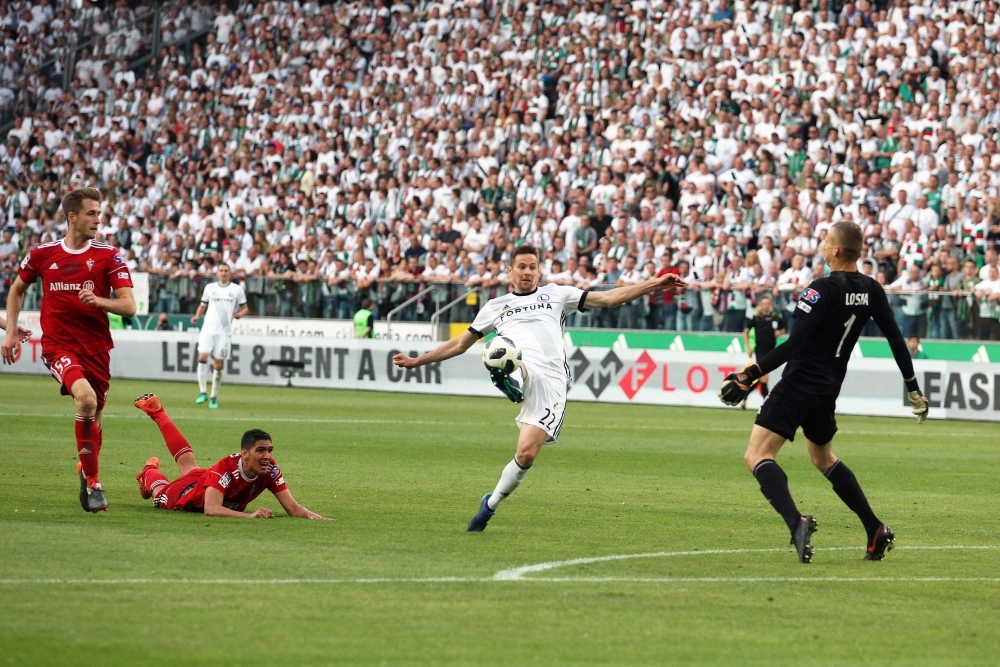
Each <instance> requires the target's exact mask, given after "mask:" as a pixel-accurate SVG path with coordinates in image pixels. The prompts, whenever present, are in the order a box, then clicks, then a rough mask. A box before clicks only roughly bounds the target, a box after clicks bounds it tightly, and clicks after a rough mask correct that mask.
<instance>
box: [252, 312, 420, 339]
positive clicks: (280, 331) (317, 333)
mask: <svg viewBox="0 0 1000 667" xmlns="http://www.w3.org/2000/svg"><path fill="white" fill-rule="evenodd" d="M432 332H433V327H431V325H430V323H429V322H393V323H392V327H391V329H390V327H389V326H388V325H387V324H386V323H385V321H381V320H376V321H375V338H378V339H386V340H426V341H429V340H434V336H433V333H432ZM233 335H234V336H268V337H279V338H354V322H352V321H351V320H307V319H293V318H282V317H244V318H243V319H240V320H236V321H234V322H233Z"/></svg>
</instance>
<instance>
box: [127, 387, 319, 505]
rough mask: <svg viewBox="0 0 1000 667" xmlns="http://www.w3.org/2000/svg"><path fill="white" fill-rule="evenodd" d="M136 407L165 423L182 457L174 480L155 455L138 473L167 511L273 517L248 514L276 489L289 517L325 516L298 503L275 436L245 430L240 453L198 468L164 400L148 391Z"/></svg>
mask: <svg viewBox="0 0 1000 667" xmlns="http://www.w3.org/2000/svg"><path fill="white" fill-rule="evenodd" d="M135 407H137V408H139V409H140V410H142V411H143V412H145V413H146V414H147V415H149V416H150V417H152V418H153V421H154V422H156V425H157V426H159V427H160V433H161V434H163V440H164V442H166V444H167V449H168V450H170V454H171V455H172V456H173V457H174V460H175V461H176V462H177V467H178V468H179V469H180V472H181V476H180V477H178V478H177V479H175V480H174V481H172V482H171V481H170V480H169V479H167V476H166V475H164V474H163V473H162V472H160V460H159V459H158V458H156V457H155V456H152V457H150V458H149V460H148V461H146V465H145V467H144V468H143V469H142V470H141V471H140V472H139V474H138V475H136V478H135V479H136V481H137V482H139V495H141V496H142V497H143V498H144V499H148V498H152V499H153V506H154V507H158V508H159V509H164V510H178V511H183V512H204V513H205V515H206V516H229V517H237V518H241V519H271V518H273V517H274V512H272V511H271V510H269V509H267V508H266V507H261V508H260V509H258V510H257V511H256V512H253V513H251V514H248V513H247V512H245V511H244V510H245V509H246V508H247V505H249V504H250V503H252V502H253V501H254V499H255V498H256V497H257V496H259V495H260V494H262V493H263V492H264V490H265V489H266V490H268V491H270V492H271V493H273V494H274V497H275V498H277V499H278V502H279V503H281V506H282V507H284V508H285V511H286V512H288V515H289V516H293V517H297V518H300V519H326V517H323V516H320V515H319V514H316V513H315V512H310V511H309V510H307V509H306V508H305V507H303V506H302V505H299V504H298V503H297V502H295V498H293V497H292V492H291V491H289V490H288V486H287V485H286V484H285V478H284V477H283V476H282V475H281V470H280V469H279V468H278V464H277V463H276V462H275V460H274V459H273V458H271V452H273V451H274V445H273V444H272V443H271V436H270V435H268V434H267V433H265V432H264V431H261V430H260V429H252V430H250V431H247V432H246V433H244V434H243V440H242V442H240V453H239V454H231V455H229V456H226V457H224V458H222V459H220V460H219V462H218V463H216V464H215V465H214V466H212V467H211V468H208V469H207V470H206V469H205V468H199V467H198V463H197V462H196V461H195V458H194V452H193V451H192V450H191V445H189V444H188V441H187V440H186V439H185V438H184V436H183V435H182V434H181V432H180V431H179V430H178V429H177V427H176V426H174V423H173V422H172V421H171V420H170V417H169V416H167V413H166V412H164V410H163V406H161V405H160V399H158V398H157V397H156V396H154V395H153V394H145V395H143V396H140V397H139V398H137V399H135Z"/></svg>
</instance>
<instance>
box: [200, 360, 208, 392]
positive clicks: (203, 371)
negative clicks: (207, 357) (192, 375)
mask: <svg viewBox="0 0 1000 667" xmlns="http://www.w3.org/2000/svg"><path fill="white" fill-rule="evenodd" d="M198 389H200V390H201V393H203V394H204V393H205V392H206V391H208V362H207V361H199V362H198Z"/></svg>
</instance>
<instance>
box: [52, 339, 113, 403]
mask: <svg viewBox="0 0 1000 667" xmlns="http://www.w3.org/2000/svg"><path fill="white" fill-rule="evenodd" d="M42 361H43V362H45V366H46V367H47V368H48V369H49V372H50V373H52V377H54V378H55V379H56V382H58V383H59V384H61V385H62V391H61V392H60V393H62V395H63V396H72V395H73V392H72V389H73V383H74V382H76V381H77V380H86V381H87V382H89V383H90V387H91V388H92V389H93V390H94V393H95V394H97V411H98V412H100V411H101V410H103V409H104V403H105V402H106V401H107V400H108V390H109V389H110V388H111V352H109V351H104V352H96V353H94V354H88V355H86V356H84V355H80V354H77V353H75V352H65V351H61V350H42Z"/></svg>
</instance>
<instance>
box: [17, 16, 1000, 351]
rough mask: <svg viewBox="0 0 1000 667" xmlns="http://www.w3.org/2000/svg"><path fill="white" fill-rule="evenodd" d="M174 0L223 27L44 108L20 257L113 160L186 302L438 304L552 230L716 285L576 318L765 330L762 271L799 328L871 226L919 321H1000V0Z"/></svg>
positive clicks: (129, 205)
mask: <svg viewBox="0 0 1000 667" xmlns="http://www.w3.org/2000/svg"><path fill="white" fill-rule="evenodd" d="M8 4H13V3H8ZM30 4H31V5H32V6H34V5H36V4H42V5H43V6H44V0H38V1H36V2H33V3H30ZM86 4H87V2H86V0H85V1H84V5H85V6H86ZM0 6H2V3H0ZM123 6H124V5H123V4H119V5H116V7H123ZM175 11H176V17H177V20H176V22H174V23H171V24H169V26H167V25H165V26H164V29H165V30H168V31H171V34H172V35H173V34H174V31H181V32H182V33H184V34H186V32H187V31H189V30H192V29H194V30H197V29H198V25H199V24H201V25H211V27H212V30H211V32H210V33H209V34H208V36H207V38H206V39H205V40H203V41H202V42H200V43H197V44H195V46H194V48H193V49H191V50H190V51H187V50H184V49H178V48H176V47H168V48H166V49H165V51H164V53H163V57H162V58H160V59H158V60H157V61H156V62H154V63H153V64H152V65H151V66H150V68H149V69H148V70H147V71H145V72H144V73H143V74H142V75H141V76H140V75H139V74H138V73H137V72H133V71H129V69H128V62H127V57H123V56H122V54H119V53H117V52H111V53H109V52H108V50H107V49H108V48H109V46H110V42H111V41H114V40H108V41H106V43H105V46H104V49H103V51H101V53H99V54H98V55H95V54H94V53H93V52H85V53H82V54H81V57H80V58H79V60H78V63H77V70H76V72H75V77H74V80H75V81H76V85H74V86H73V87H72V89H71V90H69V91H66V92H62V91H59V93H58V94H46V95H43V96H40V98H39V100H38V104H37V107H36V108H37V111H36V112H35V113H34V114H33V115H32V116H31V117H30V118H19V119H18V120H17V123H16V126H15V127H14V129H12V130H11V131H10V133H9V135H8V137H7V146H6V149H5V150H4V151H3V152H2V155H0V176H2V177H3V179H4V186H5V193H4V198H3V201H2V214H0V215H2V216H3V217H2V220H0V227H3V228H4V229H5V230H6V231H5V232H4V236H3V239H2V240H0V262H6V263H7V266H10V265H11V264H12V263H13V262H15V261H16V259H17V257H18V256H23V255H24V254H25V253H26V252H27V251H28V250H30V248H31V247H33V246H34V245H36V244H38V243H42V242H46V241H51V240H54V239H58V238H59V236H60V235H61V233H62V230H63V229H64V221H63V219H62V217H61V212H60V211H59V210H58V204H59V197H60V196H61V194H62V193H64V192H66V191H67V190H69V189H72V188H75V187H79V186H83V185H92V186H96V187H100V188H103V189H105V190H106V191H107V193H108V201H107V207H106V211H105V214H104V216H103V229H102V234H103V237H104V239H105V240H106V241H107V242H109V243H112V244H113V245H116V246H119V247H121V248H122V250H123V251H124V252H125V253H126V255H127V258H128V262H129V264H130V266H131V267H132V268H133V269H134V270H137V271H145V272H148V273H149V274H151V276H152V277H153V280H152V283H153V285H154V301H153V304H154V306H158V307H159V308H160V309H161V310H164V311H166V312H187V311H192V310H193V309H194V306H195V304H196V301H197V298H198V294H199V288H200V285H201V284H202V283H203V282H204V281H205V280H210V279H211V275H212V273H213V271H214V267H215V266H217V265H218V264H219V263H220V262H226V263H228V264H230V265H231V266H232V268H233V269H234V271H235V275H236V278H237V280H240V281H241V282H243V283H244V284H245V285H246V288H247V292H248V294H249V296H250V300H251V306H252V308H253V310H254V312H255V313H257V314H268V315H281V316H289V315H296V316H312V317H341V318H343V317H347V316H349V315H350V313H351V312H353V310H354V309H355V306H356V304H357V303H359V302H360V301H361V299H363V298H371V299H372V300H373V302H374V303H375V304H376V311H377V312H378V314H379V316H380V317H385V315H386V313H387V312H388V311H389V310H390V309H392V308H395V307H397V306H399V305H402V304H404V303H405V302H406V301H407V299H409V298H410V297H411V296H415V295H417V294H418V293H419V292H420V291H421V290H423V289H424V288H426V287H431V288H432V289H429V290H427V292H426V293H425V294H424V295H423V296H422V297H420V298H418V299H416V300H415V301H414V303H413V304H412V305H411V306H409V307H408V308H406V309H404V310H403V312H402V313H401V316H402V318H403V319H426V318H427V317H429V316H430V314H431V313H432V312H434V310H436V309H437V308H438V307H440V306H441V305H442V304H443V303H446V302H448V301H450V300H452V299H454V298H459V299H461V297H462V295H463V294H465V293H466V291H467V290H469V289H472V288H475V291H473V292H472V293H470V294H468V295H467V296H466V298H465V300H464V301H462V303H461V306H460V310H459V311H458V312H457V313H454V314H455V315H456V316H457V317H459V318H467V317H469V316H470V315H471V314H472V313H474V312H475V309H476V308H477V307H478V306H480V305H481V304H482V303H484V302H485V300H486V299H488V298H490V297H491V296H494V295H496V294H498V293H502V292H503V291H505V290H506V289H508V287H507V285H506V284H505V281H504V279H505V265H506V261H507V259H508V258H509V255H510V252H511V250H512V248H514V247H516V246H518V245H520V244H522V243H531V244H532V245H535V246H537V247H538V248H540V249H541V250H542V255H543V263H542V267H543V272H544V274H545V280H547V281H550V282H557V283H565V284H575V285H578V286H581V287H584V288H588V289H600V288H603V287H610V286H614V285H621V284H627V283H630V282H635V281H640V280H645V279H646V278H648V277H650V276H653V275H657V274H660V273H662V272H665V271H671V272H677V273H679V274H681V275H682V276H683V277H684V278H685V280H687V281H688V282H689V284H690V285H691V287H690V288H689V289H688V290H687V291H686V292H684V293H683V294H678V295H673V294H655V295H652V296H651V297H649V298H647V299H643V300H639V301H636V302H633V303H631V304H626V305H624V306H621V307H619V308H618V309H615V310H614V311H604V312H601V313H599V314H587V315H584V316H581V317H580V318H579V319H578V320H577V321H575V322H574V324H577V325H581V326H588V325H589V326H605V327H620V328H655V329H680V330H700V331H706V330H708V331H718V330H726V331H741V330H742V327H743V322H744V315H745V314H746V313H749V312H751V311H752V309H753V307H754V304H755V301H756V299H757V297H758V296H759V295H761V294H763V293H768V294H771V295H773V296H774V297H775V299H776V301H777V305H778V308H780V309H782V310H783V311H784V314H785V315H786V318H787V320H788V321H789V324H790V325H793V324H794V304H795V300H796V299H797V297H798V295H799V294H800V293H801V292H802V291H803V290H804V289H805V288H806V287H807V286H808V284H809V282H810V281H811V280H813V279H815V278H817V277H821V276H823V275H824V274H825V273H826V272H827V270H828V269H827V267H826V266H825V265H824V263H823V259H822V255H821V254H820V253H819V252H818V249H819V245H820V244H821V243H822V242H823V240H824V238H825V236H826V234H827V230H828V229H829V227H830V226H831V225H832V224H833V223H835V222H838V221H841V220H849V221H852V222H854V223H856V224H858V225H860V226H861V227H862V228H863V231H864V236H865V239H866V245H867V248H866V251H865V254H864V257H863V258H862V260H861V261H860V262H859V268H860V269H861V270H862V271H864V272H865V273H868V274H870V275H872V276H873V277H875V278H876V279H877V280H879V281H880V282H881V283H883V284H884V285H885V286H886V289H887V290H889V291H890V293H891V294H892V299H893V303H894V305H895V308H896V312H897V317H898V320H899V323H900V325H901V326H902V328H903V329H904V333H906V334H907V335H911V334H920V335H926V336H927V337H931V338H945V337H949V338H959V337H962V338H983V339H994V340H997V339H1000V320H998V317H1000V275H998V273H997V271H998V267H997V248H998V245H1000V195H998V186H1000V150H998V148H997V140H998V137H997V132H998V127H1000V107H998V100H1000V55H998V54H997V41H998V34H1000V15H998V11H997V5H996V3H994V2H980V1H976V0H961V1H958V0H922V1H918V2H914V3H910V2H907V1H906V0H891V1H890V2H888V3H885V2H876V3H872V2H869V0H857V2H840V1H837V0H797V1H796V2H787V3H785V2H777V1H774V2H767V1H761V2H748V1H747V0H737V1H736V2H733V1H732V0H708V1H705V0H675V1H673V2H663V1H662V0H652V1H651V2H650V1H648V0H636V1H635V2H631V3H625V4H623V3H620V2H614V1H609V2H595V1H591V0H560V1H558V2H550V3H545V4H539V3H536V2H530V1H529V2H518V1H517V0H506V1H496V2H494V1H491V0H458V1H456V2H451V1H449V0H443V1H433V2H431V1H426V0H421V1H419V2H414V3H404V2H402V1H401V0H399V1H397V2H396V3H395V4H390V0H376V1H370V0H363V1H359V2H337V3H333V4H321V3H316V2H305V3H303V2H297V1H294V2H286V1H270V2H242V3H241V4H239V6H238V7H236V6H235V4H234V6H232V7H230V6H229V5H227V4H225V3H223V4H217V5H212V6H211V7H210V8H209V7H205V6H203V5H199V4H185V5H183V6H182V7H181V8H180V9H177V10H175ZM22 13H23V12H22ZM108 14H109V13H108V11H105V12H104V13H103V14H102V16H105V15H108ZM64 15H65V12H64ZM77 15H79V12H78V13H77ZM25 16H26V15H25ZM111 16H113V14H111ZM112 25H114V23H112ZM45 29H46V30H49V29H51V23H50V24H49V27H48V28H45ZM91 30H94V28H91ZM124 39H125V44H126V46H127V45H128V43H129V38H128V37H127V36H124ZM118 41H119V43H121V38H119V40H118ZM172 41H175V38H172ZM9 58H10V55H9V53H8V59H9ZM873 326H874V325H873V324H869V327H873ZM869 333H873V334H874V333H877V332H876V331H874V330H871V329H870V330H869Z"/></svg>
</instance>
